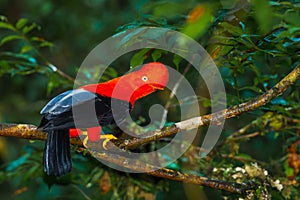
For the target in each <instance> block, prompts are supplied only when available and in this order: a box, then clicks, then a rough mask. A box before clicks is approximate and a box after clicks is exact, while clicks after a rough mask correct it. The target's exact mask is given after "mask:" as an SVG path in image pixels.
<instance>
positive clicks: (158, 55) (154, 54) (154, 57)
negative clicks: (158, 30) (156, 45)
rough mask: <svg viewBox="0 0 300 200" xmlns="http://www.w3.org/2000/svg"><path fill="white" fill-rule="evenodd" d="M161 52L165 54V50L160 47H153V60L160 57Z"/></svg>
mask: <svg viewBox="0 0 300 200" xmlns="http://www.w3.org/2000/svg"><path fill="white" fill-rule="evenodd" d="M163 53H165V54H166V53H167V51H165V50H162V49H155V50H154V51H153V52H152V54H151V57H152V59H153V61H157V60H158V59H160V58H161V56H162V54H163Z"/></svg>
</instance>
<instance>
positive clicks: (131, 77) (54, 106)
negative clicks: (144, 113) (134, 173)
mask: <svg viewBox="0 0 300 200" xmlns="http://www.w3.org/2000/svg"><path fill="white" fill-rule="evenodd" d="M168 78H169V73H168V70H167V67H166V66H165V65H163V64H161V63H159V62H152V63H148V64H145V65H143V66H142V67H141V68H140V69H138V70H136V71H133V72H131V73H128V74H126V75H124V76H121V77H118V78H115V79H112V80H110V81H107V82H104V83H99V84H91V85H86V86H83V87H80V88H78V89H75V90H69V91H66V92H64V93H62V94H60V95H58V96H56V97H54V98H53V99H52V100H51V101H49V102H48V104H47V105H46V106H45V107H44V108H43V109H42V110H41V115H42V119H41V123H40V126H39V128H41V129H42V130H43V131H46V132H48V137H47V141H46V144H45V149H44V172H45V173H46V174H47V175H54V176H62V175H65V174H66V173H68V172H70V171H71V168H72V161H71V155H70V139H69V132H70V133H71V132H74V128H79V129H87V131H88V136H89V140H91V141H97V140H98V139H99V134H100V130H101V127H100V126H105V125H108V124H115V123H117V124H119V123H122V121H123V120H124V116H125V114H126V113H128V111H131V110H132V108H133V107H134V103H135V101H136V100H138V99H140V98H142V97H145V96H147V95H149V94H151V93H153V92H154V91H156V90H163V89H164V87H165V86H166V84H167V82H168ZM112 102H113V106H112ZM91 108H95V110H94V112H92V111H89V110H91ZM114 108H116V109H117V112H114V113H113V110H114ZM74 121H75V122H74ZM75 124H76V125H75ZM99 125H100V126H99ZM95 132H96V133H97V134H96V137H95ZM91 136H93V137H91Z"/></svg>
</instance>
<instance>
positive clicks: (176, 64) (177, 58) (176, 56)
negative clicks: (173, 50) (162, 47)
mask: <svg viewBox="0 0 300 200" xmlns="http://www.w3.org/2000/svg"><path fill="white" fill-rule="evenodd" d="M181 61H182V57H181V56H179V55H177V54H174V57H173V63H174V65H175V66H176V69H177V71H178V69H179V63H180V62H181Z"/></svg>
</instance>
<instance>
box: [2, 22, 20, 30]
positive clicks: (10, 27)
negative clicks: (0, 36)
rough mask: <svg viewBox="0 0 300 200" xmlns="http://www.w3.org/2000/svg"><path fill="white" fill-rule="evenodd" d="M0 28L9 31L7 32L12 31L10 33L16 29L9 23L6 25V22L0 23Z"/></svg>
mask: <svg viewBox="0 0 300 200" xmlns="http://www.w3.org/2000/svg"><path fill="white" fill-rule="evenodd" d="M0 28H3V29H9V30H12V31H15V30H16V29H15V28H14V27H13V25H11V24H9V23H6V22H0Z"/></svg>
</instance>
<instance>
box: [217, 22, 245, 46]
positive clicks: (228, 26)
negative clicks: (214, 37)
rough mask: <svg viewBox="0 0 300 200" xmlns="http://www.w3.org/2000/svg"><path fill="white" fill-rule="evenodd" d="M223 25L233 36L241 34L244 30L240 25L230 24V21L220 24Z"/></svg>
mask: <svg viewBox="0 0 300 200" xmlns="http://www.w3.org/2000/svg"><path fill="white" fill-rule="evenodd" d="M220 26H221V27H223V28H224V29H225V30H226V31H227V32H228V33H230V34H232V36H239V37H240V36H241V35H242V34H243V33H244V32H243V30H242V28H241V27H240V26H233V25H231V24H229V23H228V22H222V23H221V24H220ZM229 41H231V40H229Z"/></svg>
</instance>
